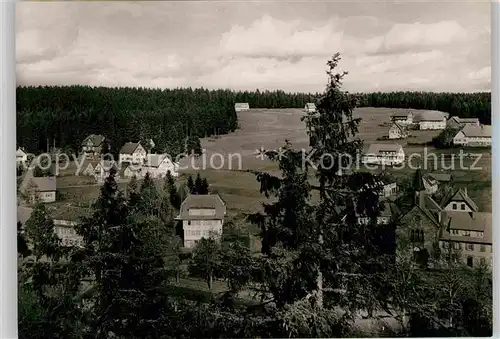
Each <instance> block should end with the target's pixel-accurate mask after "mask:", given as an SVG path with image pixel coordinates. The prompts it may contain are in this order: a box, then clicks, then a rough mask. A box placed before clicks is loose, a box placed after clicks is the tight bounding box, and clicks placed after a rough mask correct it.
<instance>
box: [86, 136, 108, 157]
mask: <svg viewBox="0 0 500 339" xmlns="http://www.w3.org/2000/svg"><path fill="white" fill-rule="evenodd" d="M105 142H106V137H104V135H101V134H91V135H89V136H88V137H86V138H85V139H83V141H82V144H81V146H82V154H83V155H84V156H85V157H87V158H89V157H96V156H99V155H100V154H101V151H102V149H103V146H104V143H105Z"/></svg>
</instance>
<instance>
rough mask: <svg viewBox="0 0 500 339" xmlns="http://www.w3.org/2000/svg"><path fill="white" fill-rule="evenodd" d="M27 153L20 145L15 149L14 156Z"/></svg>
mask: <svg viewBox="0 0 500 339" xmlns="http://www.w3.org/2000/svg"><path fill="white" fill-rule="evenodd" d="M26 154H27V153H26V152H25V151H24V149H22V148H21V147H19V148H18V149H17V150H16V157H22V156H25V155H26Z"/></svg>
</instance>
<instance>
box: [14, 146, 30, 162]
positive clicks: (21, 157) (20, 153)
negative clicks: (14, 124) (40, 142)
mask: <svg viewBox="0 0 500 339" xmlns="http://www.w3.org/2000/svg"><path fill="white" fill-rule="evenodd" d="M27 162H28V153H26V151H25V150H24V148H22V147H19V148H18V149H17V151H16V165H17V166H22V165H25V164H26V163H27Z"/></svg>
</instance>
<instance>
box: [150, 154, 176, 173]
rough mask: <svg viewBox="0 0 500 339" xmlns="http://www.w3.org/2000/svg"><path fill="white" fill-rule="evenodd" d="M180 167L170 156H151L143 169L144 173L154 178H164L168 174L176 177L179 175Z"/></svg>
mask: <svg viewBox="0 0 500 339" xmlns="http://www.w3.org/2000/svg"><path fill="white" fill-rule="evenodd" d="M178 171H179V165H178V164H176V163H174V162H173V161H172V159H170V157H169V156H168V154H149V155H148V157H147V159H146V163H145V164H144V167H143V172H144V173H149V175H150V176H151V177H152V178H164V177H165V176H166V175H167V173H168V172H170V174H171V175H172V176H174V177H176V176H178V175H179V172H178Z"/></svg>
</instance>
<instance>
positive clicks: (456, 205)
mask: <svg viewBox="0 0 500 339" xmlns="http://www.w3.org/2000/svg"><path fill="white" fill-rule="evenodd" d="M441 206H442V207H443V210H444V211H448V212H465V213H470V212H477V211H478V207H477V205H476V204H475V203H474V201H473V200H472V199H471V198H470V197H469V195H468V194H467V188H460V189H458V191H456V192H455V193H452V194H449V195H447V196H445V197H443V199H442V201H441Z"/></svg>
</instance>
